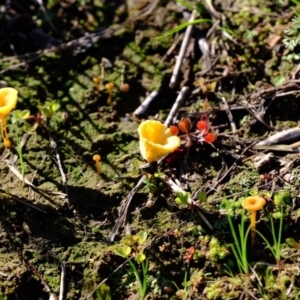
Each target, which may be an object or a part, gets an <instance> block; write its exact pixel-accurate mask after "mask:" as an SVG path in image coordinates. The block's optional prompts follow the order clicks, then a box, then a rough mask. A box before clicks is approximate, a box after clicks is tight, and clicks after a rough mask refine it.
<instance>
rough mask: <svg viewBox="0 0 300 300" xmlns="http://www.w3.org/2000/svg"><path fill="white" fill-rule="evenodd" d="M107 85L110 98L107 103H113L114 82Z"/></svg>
mask: <svg viewBox="0 0 300 300" xmlns="http://www.w3.org/2000/svg"><path fill="white" fill-rule="evenodd" d="M105 87H106V88H107V90H108V99H107V104H108V105H111V101H112V92H113V88H114V84H113V83H112V82H109V83H107V84H106V85H105Z"/></svg>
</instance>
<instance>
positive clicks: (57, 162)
mask: <svg viewBox="0 0 300 300" xmlns="http://www.w3.org/2000/svg"><path fill="white" fill-rule="evenodd" d="M47 131H48V135H49V139H50V145H51V147H52V149H53V150H54V152H55V156H56V160H55V162H56V164H57V166H58V169H59V172H60V176H61V180H62V183H63V185H64V187H65V192H66V200H67V203H68V207H69V208H70V201H69V191H68V185H67V176H66V174H65V172H64V169H63V166H62V163H61V159H60V155H59V152H58V149H57V143H56V142H55V140H54V139H53V137H52V135H51V134H50V132H49V130H47Z"/></svg>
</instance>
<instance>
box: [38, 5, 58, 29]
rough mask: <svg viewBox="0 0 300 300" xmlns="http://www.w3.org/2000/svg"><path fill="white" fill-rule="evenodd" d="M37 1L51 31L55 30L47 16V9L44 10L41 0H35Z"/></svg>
mask: <svg viewBox="0 0 300 300" xmlns="http://www.w3.org/2000/svg"><path fill="white" fill-rule="evenodd" d="M37 2H38V4H39V6H40V8H41V10H42V12H43V14H44V17H45V19H46V20H47V22H48V23H49V25H50V27H51V29H52V30H53V31H55V32H57V30H56V28H55V27H54V25H53V23H52V22H51V20H50V18H49V15H48V13H47V10H46V7H45V5H44V3H43V1H42V0H37Z"/></svg>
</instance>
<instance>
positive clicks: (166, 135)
mask: <svg viewBox="0 0 300 300" xmlns="http://www.w3.org/2000/svg"><path fill="white" fill-rule="evenodd" d="M138 133H139V136H140V151H141V154H142V156H143V158H144V159H145V160H147V161H148V162H149V163H151V162H154V161H157V160H159V159H161V158H162V157H164V156H165V155H167V154H169V153H171V152H173V151H174V150H175V149H176V148H178V147H179V146H180V138H179V137H177V136H173V135H172V133H171V130H170V129H169V128H168V127H167V126H166V125H164V124H162V123H161V122H159V121H154V120H147V121H144V122H142V123H141V124H140V126H139V128H138Z"/></svg>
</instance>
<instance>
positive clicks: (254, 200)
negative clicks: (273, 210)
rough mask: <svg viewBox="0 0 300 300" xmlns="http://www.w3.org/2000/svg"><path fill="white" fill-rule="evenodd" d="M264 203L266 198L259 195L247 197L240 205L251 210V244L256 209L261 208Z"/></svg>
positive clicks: (253, 242) (253, 241)
mask: <svg viewBox="0 0 300 300" xmlns="http://www.w3.org/2000/svg"><path fill="white" fill-rule="evenodd" d="M265 204H266V200H265V199H264V198H263V197H259V196H250V197H247V198H246V199H245V200H244V201H243V203H242V205H243V207H244V208H245V209H247V210H248V211H249V212H251V225H250V228H251V241H252V244H255V227H256V213H257V211H258V210H261V209H262V208H263V207H264V205H265Z"/></svg>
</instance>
